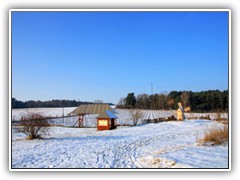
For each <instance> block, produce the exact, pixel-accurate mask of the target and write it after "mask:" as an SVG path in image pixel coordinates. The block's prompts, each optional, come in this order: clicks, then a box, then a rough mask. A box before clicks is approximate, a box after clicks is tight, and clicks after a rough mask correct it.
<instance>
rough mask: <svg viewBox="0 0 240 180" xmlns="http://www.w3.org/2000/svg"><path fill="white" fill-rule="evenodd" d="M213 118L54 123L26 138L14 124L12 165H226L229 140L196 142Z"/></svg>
mask: <svg viewBox="0 0 240 180" xmlns="http://www.w3.org/2000/svg"><path fill="white" fill-rule="evenodd" d="M211 126H222V125H221V124H219V123H216V122H214V121H207V120H191V121H185V122H177V121H173V122H162V123H150V124H145V125H139V126H136V127H129V126H125V127H118V128H117V129H115V130H110V131H96V128H69V127H52V128H51V129H50V134H49V135H48V136H46V137H45V138H44V139H40V140H39V139H38V140H25V138H26V137H25V135H24V134H21V133H18V132H16V129H15V128H13V129H12V132H13V134H12V168H228V145H227V144H225V145H220V146H201V145H198V144H197V142H196V138H197V137H201V136H202V134H203V133H204V131H205V130H206V129H207V128H208V127H211Z"/></svg>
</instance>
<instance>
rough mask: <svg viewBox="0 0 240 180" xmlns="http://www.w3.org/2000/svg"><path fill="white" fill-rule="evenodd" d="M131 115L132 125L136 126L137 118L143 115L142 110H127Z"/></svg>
mask: <svg viewBox="0 0 240 180" xmlns="http://www.w3.org/2000/svg"><path fill="white" fill-rule="evenodd" d="M129 111H130V113H131V116H132V120H133V125H134V126H136V125H137V124H138V122H139V120H140V119H141V118H142V117H143V112H142V111H141V110H134V109H131V110H129Z"/></svg>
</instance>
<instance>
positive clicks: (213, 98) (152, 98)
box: [12, 90, 228, 112]
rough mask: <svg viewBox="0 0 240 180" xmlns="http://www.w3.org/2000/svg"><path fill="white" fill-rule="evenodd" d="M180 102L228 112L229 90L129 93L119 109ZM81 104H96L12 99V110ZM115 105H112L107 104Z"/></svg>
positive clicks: (197, 108)
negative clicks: (149, 93)
mask: <svg viewBox="0 0 240 180" xmlns="http://www.w3.org/2000/svg"><path fill="white" fill-rule="evenodd" d="M178 102H181V103H182V105H183V107H188V106H190V107H191V111H192V112H228V90H224V91H219V90H209V91H201V92H192V91H171V92H170V93H169V94H164V93H161V94H152V95H148V94H139V95H136V96H135V94H134V93H128V95H127V96H126V97H124V98H121V99H120V101H119V103H118V104H117V108H138V109H153V110H158V109H162V110H169V109H174V110H176V109H178ZM81 104H94V102H82V101H76V100H51V101H32V100H30V101H25V102H23V101H19V100H17V99H15V98H12V108H13V109H16V108H40V107H77V106H79V105H81ZM106 104H110V105H113V104H112V103H106Z"/></svg>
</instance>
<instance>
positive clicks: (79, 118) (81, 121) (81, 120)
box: [78, 114, 84, 128]
mask: <svg viewBox="0 0 240 180" xmlns="http://www.w3.org/2000/svg"><path fill="white" fill-rule="evenodd" d="M83 118H84V114H79V117H78V127H79V128H80V127H83Z"/></svg>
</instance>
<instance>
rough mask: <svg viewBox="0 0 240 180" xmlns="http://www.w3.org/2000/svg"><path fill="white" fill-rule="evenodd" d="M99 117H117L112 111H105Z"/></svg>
mask: <svg viewBox="0 0 240 180" xmlns="http://www.w3.org/2000/svg"><path fill="white" fill-rule="evenodd" d="M97 118H117V116H115V115H114V114H113V113H112V112H111V111H109V110H105V111H103V112H102V113H101V114H100V115H99V116H98V117H97Z"/></svg>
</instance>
